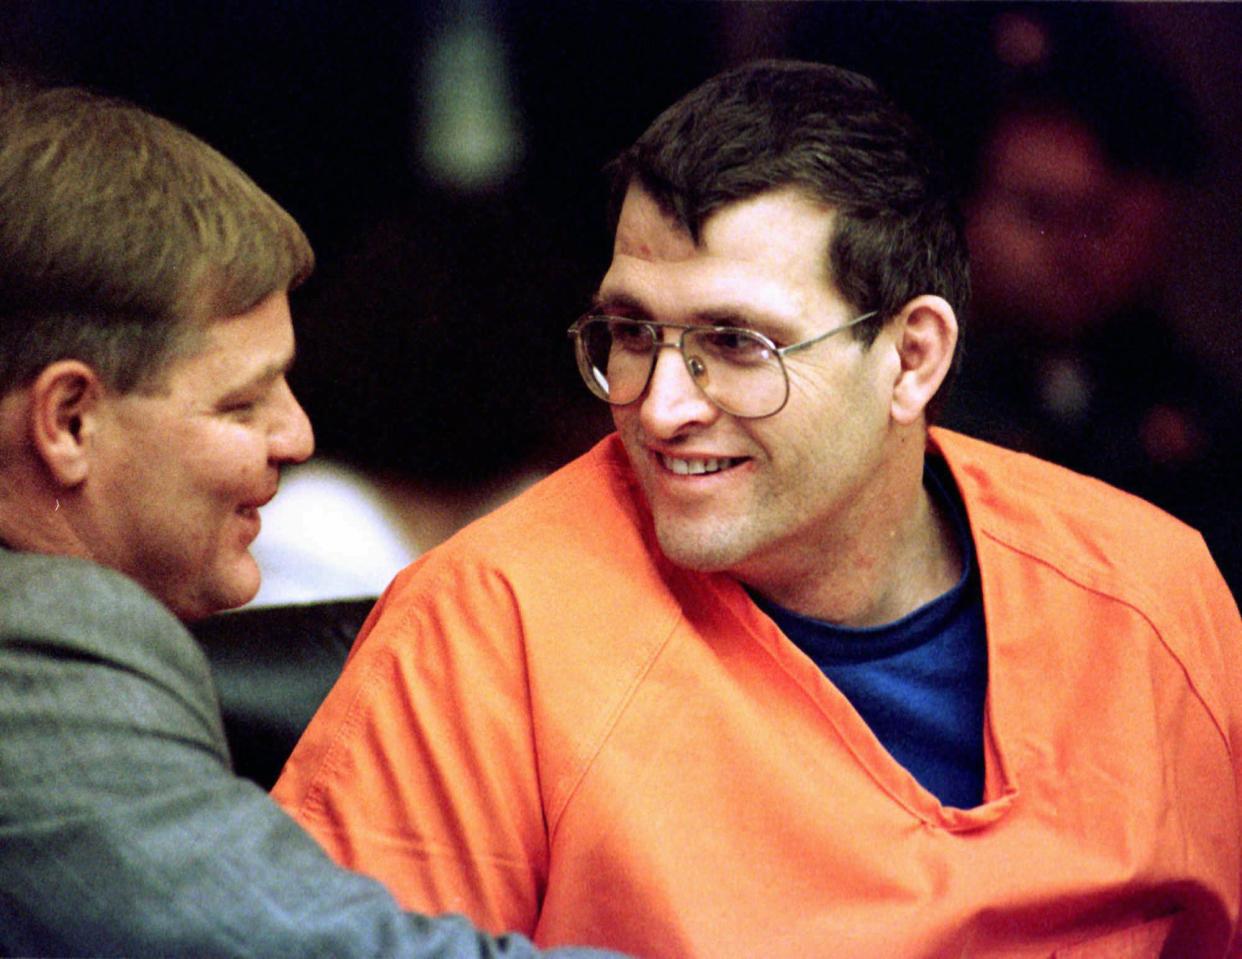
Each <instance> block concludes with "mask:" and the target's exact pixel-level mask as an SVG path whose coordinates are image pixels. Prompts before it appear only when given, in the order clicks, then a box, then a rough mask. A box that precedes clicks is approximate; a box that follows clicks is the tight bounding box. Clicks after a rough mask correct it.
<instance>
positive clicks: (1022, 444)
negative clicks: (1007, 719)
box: [943, 10, 1242, 595]
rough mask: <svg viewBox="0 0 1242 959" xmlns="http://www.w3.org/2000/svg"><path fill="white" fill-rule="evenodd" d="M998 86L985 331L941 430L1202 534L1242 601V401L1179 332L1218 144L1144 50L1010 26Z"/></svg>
mask: <svg viewBox="0 0 1242 959" xmlns="http://www.w3.org/2000/svg"><path fill="white" fill-rule="evenodd" d="M996 26H997V30H996V31H995V33H994V35H993V42H994V44H995V46H996V48H997V49H996V55H997V57H998V59H1003V58H1008V59H1009V60H1010V61H1011V66H1012V69H1011V71H1010V73H1009V75H1007V76H1004V77H1002V78H1001V80H1000V84H999V89H998V90H997V91H994V92H995V95H996V101H995V103H994V105H993V107H992V108H991V110H990V112H989V116H988V118H987V120H986V121H985V123H984V125H983V130H982V135H981V138H980V141H979V146H978V150H977V154H976V156H975V157H974V162H973V168H972V170H971V171H970V172H971V176H970V181H969V187H968V190H967V196H966V201H965V204H964V205H965V212H966V216H967V236H968V241H969V244H970V252H971V264H972V276H973V283H974V294H975V301H974V311H973V322H972V325H971V329H970V333H969V336H968V339H967V342H966V345H965V351H964V363H963V368H962V371H961V375H960V378H959V380H958V383H957V386H956V387H955V390H954V393H953V395H952V396H951V397H950V399H949V402H948V404H947V406H946V410H945V414H944V417H943V422H944V423H945V425H947V426H951V427H955V428H959V429H962V430H964V431H965V432H969V433H972V434H974V435H978V436H981V437H984V438H987V439H990V440H992V441H994V442H997V443H1000V444H1002V445H1006V446H1011V447H1013V448H1016V449H1019V450H1024V451H1027V452H1030V453H1033V454H1035V455H1038V456H1040V457H1043V458H1046V459H1051V460H1053V461H1055V462H1058V463H1061V464H1063V465H1065V466H1069V467H1070V468H1072V469H1075V470H1078V471H1081V472H1084V473H1088V474H1090V475H1092V476H1097V477H1099V478H1101V479H1104V480H1107V481H1108V482H1110V483H1112V484H1114V485H1117V486H1119V487H1121V488H1122V489H1125V490H1128V491H1129V492H1133V493H1136V494H1138V495H1140V496H1142V497H1143V498H1145V499H1148V500H1150V501H1152V502H1154V503H1156V504H1158V505H1160V506H1162V507H1164V508H1165V509H1167V510H1169V511H1170V512H1172V513H1173V514H1174V515H1176V516H1178V517H1179V518H1181V519H1183V520H1184V521H1186V522H1187V523H1190V524H1191V525H1193V526H1195V527H1196V528H1198V529H1200V530H1202V531H1203V534H1204V536H1205V538H1206V539H1207V541H1208V544H1209V547H1210V548H1211V550H1212V553H1213V556H1214V557H1215V559H1216V561H1217V563H1218V564H1219V565H1220V567H1221V570H1222V572H1223V573H1224V575H1225V578H1226V580H1227V581H1228V582H1229V583H1230V585H1231V587H1232V589H1233V590H1234V592H1235V595H1236V594H1237V593H1238V591H1239V590H1240V589H1242V503H1239V499H1238V494H1237V481H1236V475H1237V471H1238V468H1239V466H1242V443H1240V442H1239V438H1238V431H1237V429H1236V427H1235V424H1236V422H1237V418H1238V416H1239V413H1240V412H1242V411H1240V410H1239V404H1238V402H1237V399H1238V398H1237V396H1236V395H1235V394H1234V393H1233V391H1231V390H1230V388H1229V386H1228V384H1226V383H1224V382H1222V381H1220V380H1219V379H1218V378H1216V377H1215V376H1214V374H1213V371H1212V370H1211V369H1210V368H1209V367H1208V366H1207V365H1206V364H1205V363H1203V362H1202V360H1201V359H1200V358H1199V357H1198V356H1196V355H1195V354H1194V353H1193V352H1192V350H1191V349H1190V347H1189V345H1188V344H1187V343H1186V342H1185V340H1184V337H1183V336H1182V335H1181V334H1180V333H1179V331H1178V329H1177V328H1176V327H1175V325H1174V324H1173V323H1172V322H1171V320H1170V316H1169V311H1168V306H1169V304H1168V302H1167V299H1166V297H1167V288H1168V286H1167V284H1168V280H1169V272H1168V270H1169V262H1170V258H1169V249H1170V247H1171V246H1172V240H1173V231H1175V230H1177V229H1179V228H1193V226H1192V225H1189V224H1185V223H1184V222H1182V221H1181V220H1179V218H1178V216H1177V208H1178V201H1179V198H1180V195H1181V191H1182V190H1183V189H1185V188H1186V186H1187V185H1188V184H1190V183H1191V182H1193V178H1194V176H1195V175H1196V173H1197V172H1198V170H1199V169H1200V168H1201V166H1202V164H1203V160H1204V152H1203V151H1204V143H1203V137H1202V135H1201V132H1200V130H1199V128H1198V125H1197V123H1196V118H1195V117H1194V115H1193V113H1192V111H1191V108H1190V106H1189V104H1188V101H1187V98H1186V96H1185V95H1184V93H1183V92H1182V91H1181V90H1180V89H1179V88H1178V87H1177V86H1176V85H1175V84H1174V83H1173V82H1172V80H1171V79H1169V78H1168V77H1167V76H1166V75H1165V74H1164V72H1163V71H1161V70H1159V69H1158V68H1157V66H1156V65H1155V64H1154V63H1152V62H1150V61H1148V60H1146V59H1144V58H1142V57H1140V56H1139V55H1138V54H1137V53H1136V52H1135V51H1134V50H1133V48H1131V47H1124V48H1116V47H1115V46H1109V45H1108V44H1107V43H1104V42H1103V41H1102V40H1101V47H1102V52H1098V53H1097V55H1096V56H1094V57H1087V56H1079V55H1078V54H1081V53H1083V52H1084V51H1082V50H1080V49H1076V48H1074V47H1072V46H1069V47H1067V45H1066V37H1065V34H1064V31H1062V32H1060V33H1058V32H1056V31H1053V30H1051V29H1049V27H1048V26H1047V25H1045V24H1044V23H1043V22H1042V21H1041V19H1040V16H1039V11H1038V10H1034V11H1024V12H1023V13H1021V14H1016V13H1011V14H1009V15H1008V16H1007V17H1003V18H998V20H997V24H996Z"/></svg>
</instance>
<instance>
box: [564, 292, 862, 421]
mask: <svg viewBox="0 0 1242 959" xmlns="http://www.w3.org/2000/svg"><path fill="white" fill-rule="evenodd" d="M875 315H876V314H875V311H872V312H870V313H864V314H863V315H862V316H858V317H855V318H854V319H852V320H850V321H849V322H848V323H845V324H843V325H841V326H837V327H833V328H832V329H831V330H829V331H828V332H826V333H821V334H819V335H818V336H813V337H811V339H809V340H803V341H802V342H801V343H794V344H793V345H791V346H784V347H778V346H777V345H776V344H775V343H773V342H772V341H771V340H770V339H768V338H767V337H766V336H764V335H763V334H762V333H756V332H755V331H754V330H744V329H740V328H738V327H733V326H688V325H685V324H679V323H648V322H647V321H645V320H633V319H628V318H625V317H620V316H599V315H592V314H587V315H586V316H583V317H581V318H579V319H578V320H577V321H576V322H575V323H574V324H573V325H572V326H571V327H570V328H569V335H570V337H572V338H573V340H574V352H575V354H576V355H577V358H578V372H580V373H581V374H582V379H583V380H584V381H585V382H586V385H587V388H588V389H589V390H590V391H591V392H592V393H594V394H595V395H596V396H598V397H599V398H600V399H601V400H603V401H604V402H606V403H611V404H612V405H613V406H625V405H626V404H628V403H633V402H634V401H635V400H637V399H638V398H639V397H640V396H642V395H643V393H644V392H645V391H646V389H647V385H648V384H649V383H650V382H651V374H652V373H653V372H654V370H655V365H656V360H657V359H658V358H659V355H660V350H662V349H664V348H669V349H676V350H678V351H680V353H681V356H682V359H683V360H684V361H685V364H686V369H687V370H688V371H689V373H690V378H691V379H692V380H694V383H695V385H696V386H698V388H699V389H700V390H702V391H703V395H704V396H706V397H707V398H708V399H709V400H711V401H712V402H713V403H714V404H715V405H716V406H718V407H719V408H720V409H722V410H723V411H724V412H726V413H729V414H732V415H733V416H738V417H742V418H743V419H761V418H763V417H765V416H773V415H775V414H777V413H779V412H780V411H781V410H782V409H784V407H785V404H786V403H787V402H788V401H789V374H788V373H787V372H786V370H785V360H784V357H785V356H787V355H788V354H790V353H793V352H795V351H797V350H805V349H806V348H807V347H810V346H814V345H815V344H816V343H822V342H823V341H824V340H826V339H828V337H830V336H835V335H836V334H837V333H840V332H842V331H843V330H848V329H850V327H852V326H856V325H857V324H859V323H861V322H863V320H869V319H871V318H872V317H873V316H875ZM663 330H680V331H681V336H680V337H679V338H678V340H677V341H676V342H671V343H665V342H664V339H663V332H662V331H663Z"/></svg>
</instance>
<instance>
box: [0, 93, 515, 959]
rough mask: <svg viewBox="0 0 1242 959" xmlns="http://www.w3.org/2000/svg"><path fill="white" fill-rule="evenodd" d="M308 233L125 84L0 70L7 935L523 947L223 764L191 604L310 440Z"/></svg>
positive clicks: (404, 951) (125, 941)
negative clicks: (294, 367) (63, 80)
mask: <svg viewBox="0 0 1242 959" xmlns="http://www.w3.org/2000/svg"><path fill="white" fill-rule="evenodd" d="M311 267H312V255H311V251H310V247H309V245H308V244H307V242H306V239H305V237H304V236H303V234H302V232H301V230H300V229H299V228H298V226H297V224H296V223H294V221H293V220H292V219H291V218H290V217H289V215H288V214H287V213H285V211H284V210H282V209H281V208H280V207H279V206H278V205H277V204H276V203H275V202H273V201H272V200H271V199H270V198H269V197H268V196H267V195H266V194H264V193H263V192H262V191H261V190H260V189H259V188H258V187H257V186H255V184H254V183H252V182H251V181H250V180H249V179H247V178H246V176H245V175H244V174H242V173H241V172H240V171H239V170H238V169H237V168H236V167H235V166H233V165H232V164H231V163H230V162H229V161H228V160H226V159H225V158H224V157H222V156H220V155H219V154H218V153H216V152H215V151H214V150H212V149H211V148H210V147H208V146H206V145H205V144H203V143H202V142H200V141H198V140H196V139H195V138H194V137H192V136H190V135H189V134H188V133H186V132H185V131H183V130H180V129H178V128H177V127H175V126H173V125H172V124H169V123H167V122H166V121H163V120H161V119H159V118H157V117H154V116H151V115H150V114H148V113H145V112H143V111H141V110H139V109H137V108H135V107H133V106H131V105H128V104H125V103H120V102H117V101H112V100H107V99H104V98H101V97H97V96H94V95H91V94H88V93H85V92H82V91H78V90H72V89H61V90H44V91H33V90H29V89H20V90H19V89H16V88H11V87H0V543H2V545H3V548H2V549H0V952H3V953H4V954H9V955H14V954H15V955H58V956H61V955H94V956H101V955H133V956H141V955H158V956H178V955H186V956H190V955H193V956H256V957H258V956H263V957H273V956H311V955H324V956H364V955H365V956H385V957H387V956H418V957H430V956H472V957H473V956H530V955H534V954H535V953H534V949H533V947H532V946H531V945H530V943H529V942H527V941H526V940H524V939H521V938H519V937H507V938H500V939H494V938H490V937H488V936H485V935H483V934H481V933H479V932H477V931H476V930H474V929H473V928H471V926H470V925H469V924H468V923H467V922H465V920H463V919H460V918H438V919H428V918H424V917H419V916H415V915H411V914H407V913H404V912H402V911H401V910H400V909H399V908H398V906H397V905H396V903H395V902H394V901H393V900H392V899H391V897H390V896H389V895H388V894H387V892H385V891H384V890H383V889H382V888H381V887H380V886H379V885H377V884H375V883H374V882H372V881H371V880H368V879H366V878H363V877H362V876H359V875H356V874H353V873H350V872H346V871H344V870H341V869H339V868H337V867H335V866H334V865H332V864H331V863H330V862H329V861H328V859H327V858H326V857H325V856H324V855H323V854H322V853H321V852H320V850H319V848H318V846H317V845H316V844H315V843H314V842H313V841H312V840H311V839H310V838H308V837H307V836H306V835H305V834H304V833H302V832H301V831H300V830H299V829H298V828H297V827H296V826H295V825H294V824H293V823H292V821H291V820H289V819H288V818H286V816H285V815H284V814H283V813H282V812H281V811H280V810H279V809H278V808H277V807H276V806H275V805H274V804H272V803H271V801H270V800H269V799H268V797H267V795H266V794H265V793H264V792H262V791H261V790H260V789H259V788H258V787H256V786H254V785H253V784H251V783H249V782H247V781H245V780H242V779H240V778H238V777H236V776H235V775H234V774H233V772H232V769H231V766H230V762H229V755H228V749H227V746H226V744H225V738H224V733H223V729H222V725H221V719H220V712H219V706H218V703H217V699H216V694H215V690H214V688H213V686H212V681H211V677H210V674H209V671H208V667H207V662H206V659H205V657H204V655H203V653H202V651H201V650H200V649H199V648H198V646H197V645H196V643H195V642H194V640H193V639H192V638H191V637H190V635H189V633H187V632H186V630H185V628H184V627H183V626H182V623H181V622H180V620H191V619H194V618H198V617H202V616H206V615H208V614H210V613H213V612H216V611H218V610H221V609H225V608H228V607H232V606H237V605H240V604H242V603H244V602H246V601H247V600H248V599H250V598H251V597H252V596H253V595H254V593H255V591H256V590H257V588H258V583H259V576H258V570H257V568H256V566H255V564H254V561H253V559H251V557H250V555H249V553H248V551H247V549H248V547H249V545H250V543H251V542H252V541H253V540H254V538H255V536H256V535H257V534H258V531H259V517H258V508H259V507H260V506H262V505H263V504H264V503H266V502H267V501H268V500H269V499H271V497H272V496H273V495H275V492H276V487H277V482H278V479H279V472H280V468H281V466H282V465H284V464H286V463H293V462H298V461H300V460H303V459H305V458H306V457H308V456H309V455H310V453H311V449H312V437H311V430H310V425H309V423H308V422H307V420H306V416H305V414H304V413H303V412H302V409H301V407H300V406H299V405H298V403H297V401H296V400H295V399H294V397H293V395H292V393H291V392H290V391H289V387H288V384H287V383H286V380H285V374H286V372H287V370H288V368H289V365H290V363H291V362H292V358H293V348H294V344H293V330H292V325H291V322H290V316H289V306H288V300H287V292H288V291H289V290H290V289H291V288H292V287H293V286H295V285H296V284H297V283H298V282H300V281H301V280H302V278H304V277H305V276H306V275H307V273H309V271H310V269H311Z"/></svg>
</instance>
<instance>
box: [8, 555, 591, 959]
mask: <svg viewBox="0 0 1242 959" xmlns="http://www.w3.org/2000/svg"><path fill="white" fill-rule="evenodd" d="M0 951H3V952H4V953H5V954H10V955H12V954H17V955H60V956H67V955H83V954H85V955H92V956H104V955H131V956H143V955H159V956H180V955H186V956H189V955H213V956H256V957H257V956H263V957H276V956H310V955H332V956H364V955H366V956H385V957H389V956H393V957H398V956H416V957H430V956H453V957H476V956H478V957H487V956H495V957H502V956H503V957H518V956H532V955H535V952H534V950H533V948H532V947H531V946H530V944H529V943H528V942H527V941H526V940H524V939H521V938H519V937H507V938H500V939H490V938H488V937H485V936H482V935H481V934H479V933H478V932H477V931H476V930H474V929H473V928H472V927H471V926H470V925H469V924H468V923H467V922H465V921H464V920H463V919H461V918H460V917H448V918H440V919H434V920H433V919H427V918H424V917H420V916H415V915H411V914H407V913H404V912H402V911H401V910H400V909H399V908H398V907H397V905H396V904H395V902H394V901H393V900H392V899H391V897H390V896H389V895H388V893H387V892H386V891H385V890H384V889H383V888H382V887H381V886H379V885H378V884H377V883H375V882H373V881H371V880H369V879H366V878H364V877H362V876H359V875H357V874H354V873H351V872H348V871H345V870H342V869H340V868H338V867H336V866H334V865H333V864H331V863H330V862H329V860H328V859H327V858H326V857H325V856H324V855H323V853H322V852H321V850H320V849H319V847H318V846H317V845H316V844H315V843H314V841H313V840H311V839H310V838H309V837H308V836H307V835H306V834H305V833H303V832H302V831H301V830H300V829H299V828H298V827H297V826H296V825H295V824H294V823H293V822H292V821H291V820H290V819H289V818H288V817H287V816H286V815H285V814H284V813H283V812H281V811H280V810H279V808H278V807H277V806H275V805H274V804H273V803H272V802H271V800H270V799H269V798H268V796H267V795H266V794H265V793H264V792H263V791H262V790H260V789H259V788H258V787H257V786H254V785H253V784H251V783H249V782H248V781H245V780H242V779H239V778H238V777H236V776H235V775H233V773H232V770H231V767H230V764H229V757H228V752H227V746H226V745H225V739H224V734H223V731H222V727H221V721H220V715H219V709H218V705H217V702H216V699H215V692H214V687H213V686H212V683H211V679H210V674H209V670H208V666H207V663H206V659H205V657H204V656H203V654H202V652H201V650H200V649H199V648H198V647H197V645H196V644H195V643H194V641H193V639H192V638H191V637H190V636H189V634H188V633H187V632H186V631H185V629H184V628H183V627H182V626H181V624H180V623H178V622H177V621H176V620H175V619H174V618H173V617H172V616H171V615H170V614H169V613H168V612H167V611H166V610H165V609H164V608H163V607H162V606H160V605H159V604H158V603H156V602H155V601H154V600H152V599H151V598H150V597H149V596H148V595H147V594H145V593H144V592H143V591H142V590H141V589H140V588H138V587H137V586H136V585H134V584H133V583H131V582H130V581H129V580H127V579H125V578H124V577H121V576H119V575H117V574H114V573H111V572H110V571H107V570H103V569H100V568H99V567H95V566H92V565H90V564H87V563H81V562H76V561H72V560H65V559H59V558H53V557H46V556H34V555H30V554H15V553H7V552H5V553H0ZM582 955H585V953H582Z"/></svg>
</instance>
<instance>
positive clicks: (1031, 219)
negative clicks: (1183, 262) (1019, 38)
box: [966, 110, 1172, 340]
mask: <svg viewBox="0 0 1242 959" xmlns="http://www.w3.org/2000/svg"><path fill="white" fill-rule="evenodd" d="M1171 202H1172V200H1171V193H1170V190H1169V188H1168V186H1167V185H1166V184H1164V183H1163V182H1161V181H1160V180H1158V179H1157V178H1156V177H1154V176H1152V175H1147V174H1143V173H1139V172H1134V171H1128V170H1122V169H1120V168H1118V167H1117V165H1116V164H1113V163H1112V162H1111V161H1110V160H1109V159H1108V157H1107V156H1106V154H1105V151H1104V147H1103V145H1102V144H1101V142H1100V141H1099V139H1098V137H1097V136H1096V135H1095V133H1094V132H1092V130H1091V129H1089V128H1088V126H1087V125H1086V124H1085V123H1083V122H1082V121H1081V120H1079V119H1077V118H1076V117H1074V116H1072V115H1071V114H1069V113H1068V112H1064V111H1054V110H1049V111H1020V112H1015V113H1014V114H1013V115H1011V116H1008V117H1005V118H1003V119H1002V120H1001V121H1000V122H999V124H998V125H997V126H996V128H995V130H994V131H993V133H992V135H991V136H990V138H989V140H988V143H987V145H986V148H985V152H984V162H983V168H982V176H981V180H980V183H979V186H978V188H977V189H976V190H975V191H974V195H973V196H972V197H971V199H970V201H969V202H968V203H967V205H966V214H967V236H968V241H969V245H970V254H971V263H972V272H973V279H974V285H975V292H976V299H977V302H978V305H979V313H980V319H981V321H982V322H987V321H988V320H989V319H992V320H994V321H996V322H1000V321H1003V322H1006V323H1012V324H1017V325H1020V326H1021V327H1022V328H1023V329H1024V330H1026V331H1028V332H1030V333H1034V334H1037V335H1040V336H1042V337H1046V338H1048V339H1051V340H1072V339H1074V338H1075V337H1077V336H1079V335H1080V334H1082V333H1083V332H1085V331H1086V330H1088V329H1090V328H1091V327H1092V326H1093V325H1095V324H1097V323H1100V322H1103V321H1105V320H1108V319H1109V318H1110V317H1111V316H1112V315H1113V314H1114V313H1115V312H1116V311H1117V310H1119V309H1121V308H1123V307H1125V306H1126V305H1128V303H1129V302H1130V301H1131V300H1133V299H1134V298H1135V297H1136V295H1137V294H1138V293H1139V292H1140V291H1141V290H1143V289H1144V288H1145V287H1146V285H1148V284H1150V283H1152V282H1153V281H1154V280H1155V279H1156V278H1157V277H1158V274H1159V271H1160V269H1161V265H1162V264H1161V260H1162V257H1163V251H1164V240H1165V238H1166V232H1167V225H1168V217H1169V210H1170V205H1171ZM985 332H986V331H985Z"/></svg>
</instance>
